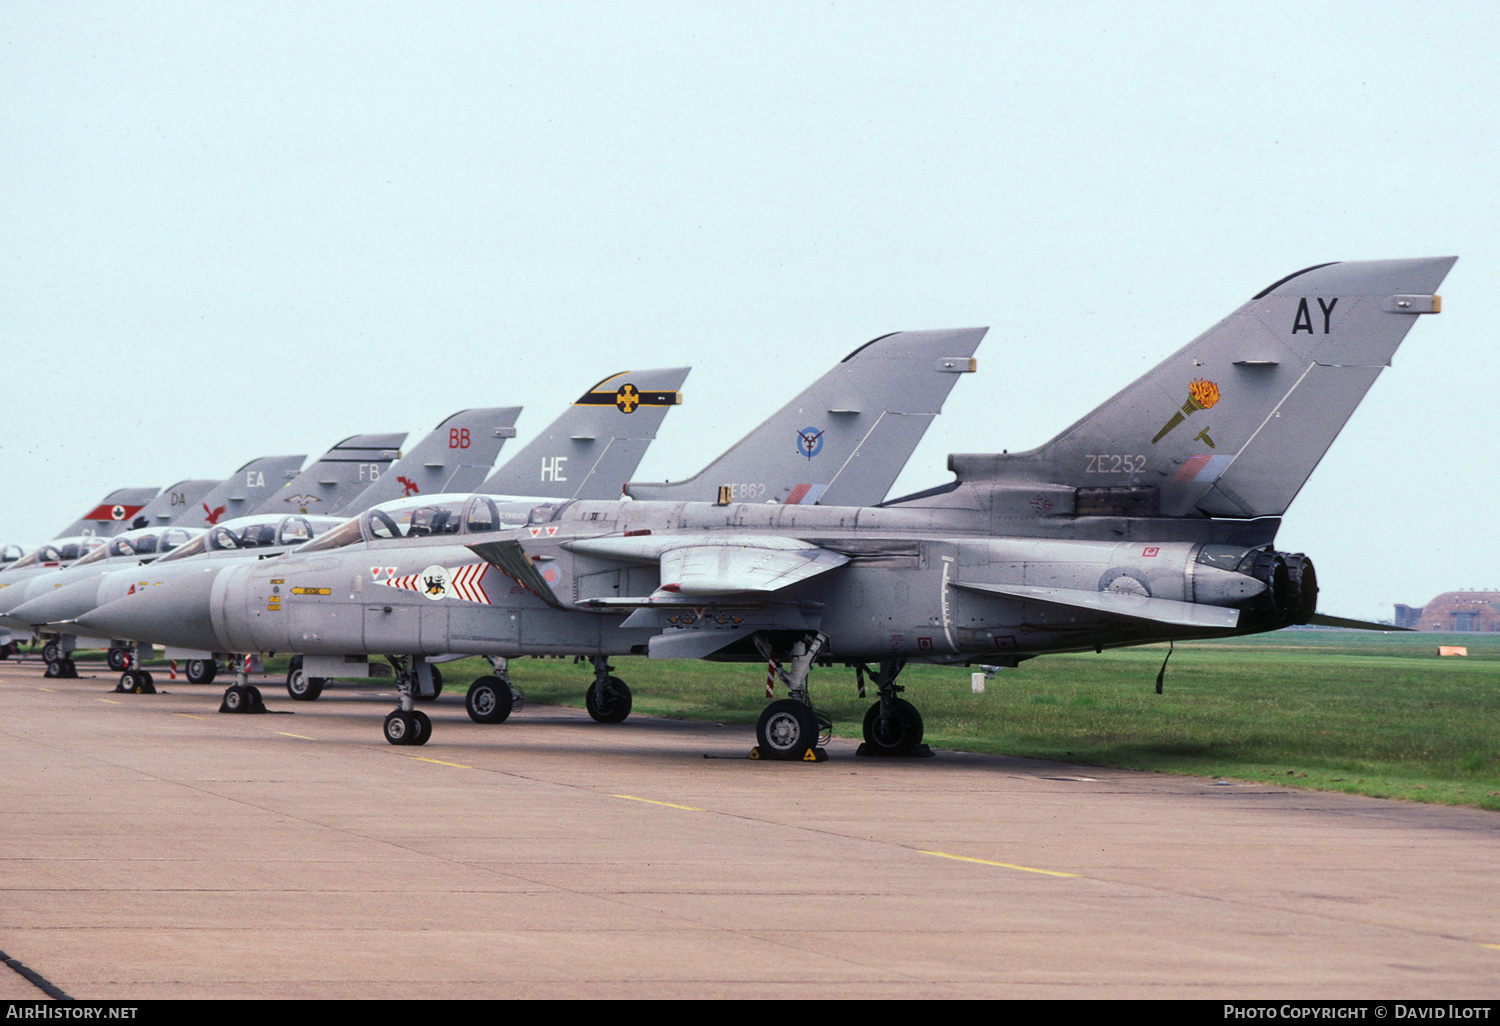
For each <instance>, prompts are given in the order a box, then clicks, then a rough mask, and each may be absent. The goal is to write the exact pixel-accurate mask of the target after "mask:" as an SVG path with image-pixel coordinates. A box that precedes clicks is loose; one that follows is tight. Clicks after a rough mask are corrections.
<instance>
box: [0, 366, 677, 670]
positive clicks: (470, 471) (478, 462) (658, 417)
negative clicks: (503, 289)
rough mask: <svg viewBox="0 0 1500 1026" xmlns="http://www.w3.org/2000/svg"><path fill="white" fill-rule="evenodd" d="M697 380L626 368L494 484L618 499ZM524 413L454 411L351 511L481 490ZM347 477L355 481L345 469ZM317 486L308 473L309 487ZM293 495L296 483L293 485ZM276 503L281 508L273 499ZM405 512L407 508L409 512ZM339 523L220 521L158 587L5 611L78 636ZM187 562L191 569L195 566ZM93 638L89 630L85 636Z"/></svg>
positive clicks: (334, 499)
mask: <svg viewBox="0 0 1500 1026" xmlns="http://www.w3.org/2000/svg"><path fill="white" fill-rule="evenodd" d="M687 373H688V368H686V367H669V368H665V369H661V370H644V371H635V372H624V373H621V374H615V375H611V376H610V377H608V378H605V379H604V380H603V381H601V382H599V383H598V384H596V385H594V386H593V387H592V388H590V389H589V390H588V391H587V392H585V393H584V394H583V395H582V396H581V397H580V398H579V399H578V401H577V402H575V403H574V404H573V405H572V406H571V407H569V408H568V409H567V410H566V411H564V413H563V414H562V415H561V416H560V417H558V418H557V420H555V421H554V422H553V423H552V424H551V425H550V426H549V427H548V428H547V429H546V430H544V431H543V432H542V433H541V434H540V435H539V436H538V437H537V438H536V439H535V440H533V441H532V442H531V443H529V444H528V445H527V446H526V447H525V448H524V449H522V450H521V452H519V453H518V454H517V455H516V456H515V457H514V458H513V459H511V460H509V461H507V462H506V464H505V466H503V467H502V468H501V469H500V470H499V471H497V472H496V473H495V475H494V476H492V477H490V478H489V479H488V480H486V481H485V482H484V484H485V485H486V486H490V485H493V484H500V485H507V484H509V485H512V486H515V487H516V492H517V495H516V498H518V499H521V498H522V497H524V499H525V501H526V502H527V507H526V508H529V503H530V502H531V501H535V500H537V499H538V498H547V497H553V496H558V495H560V494H561V495H569V496H571V495H572V494H573V493H575V492H576V493H580V494H584V495H587V496H589V497H594V498H599V497H603V496H606V495H607V496H613V495H617V494H618V493H619V488H620V483H622V482H624V481H625V480H626V479H627V478H629V476H630V475H631V474H632V473H634V472H635V469H636V466H637V465H638V464H639V462H640V459H641V457H642V456H643V455H644V454H645V451H646V446H647V445H649V444H650V442H651V440H652V439H653V438H655V437H656V431H657V428H658V427H659V426H660V424H661V422H662V419H663V418H664V417H665V416H666V414H667V411H668V410H670V409H671V408H672V407H673V406H675V405H677V404H678V403H680V402H681V393H680V391H679V390H680V389H681V387H682V382H683V380H684V379H685V378H686V377H687ZM605 400H607V401H605ZM519 413H520V407H502V408H493V409H481V410H468V411H464V412H462V413H457V414H454V415H453V416H451V417H449V418H448V419H447V420H445V421H443V422H442V423H441V424H439V425H438V427H437V429H436V430H435V431H433V432H432V434H430V435H429V436H428V437H427V438H426V439H425V440H424V441H423V442H422V443H420V444H419V445H418V446H417V447H416V448H415V449H413V450H412V451H411V452H410V453H408V454H407V455H406V456H405V457H403V458H402V459H401V460H399V461H398V462H396V463H395V464H393V465H392V466H390V467H389V468H387V469H386V471H385V472H384V473H383V474H381V473H379V471H378V468H374V467H372V466H371V465H369V464H362V465H361V466H360V470H359V474H360V476H361V477H362V478H365V479H368V478H372V477H373V478H374V483H373V484H370V485H368V486H366V487H365V488H364V489H363V490H362V491H361V492H360V493H359V494H358V495H356V496H355V497H354V498H352V499H350V500H348V501H347V502H346V503H344V505H343V508H344V509H345V510H346V511H347V512H351V513H359V512H363V511H365V510H366V509H367V508H368V506H369V504H370V502H371V501H372V500H375V499H383V498H388V497H389V496H393V495H394V496H399V495H402V493H403V492H405V493H407V495H408V496H410V497H404V498H396V499H389V501H386V502H383V503H382V505H381V506H380V507H379V508H380V509H381V510H382V511H385V510H388V509H389V510H391V514H387V516H390V515H394V516H396V517H399V518H401V519H402V523H403V525H405V524H407V523H409V520H410V509H411V508H413V507H421V506H424V505H426V504H427V503H429V502H431V501H433V496H432V495H431V494H428V493H430V492H434V491H435V492H436V493H437V494H436V497H437V498H439V499H441V498H442V497H443V492H442V490H443V489H444V488H452V487H458V488H462V489H465V490H467V489H468V488H470V487H473V486H474V485H475V484H478V483H479V481H480V479H481V478H483V477H484V475H485V473H487V472H488V471H489V469H490V466H491V464H493V463H494V461H495V457H496V455H497V454H498V452H499V450H500V446H501V445H502V444H503V442H504V440H505V439H507V438H510V437H513V436H514V435H515V429H514V427H513V426H512V425H513V424H514V423H515V420H516V417H517V415H518V414H519ZM375 437H378V436H365V439H364V442H363V444H368V442H369V441H370V440H371V439H372V438H375ZM352 441H353V440H351V441H349V442H343V443H340V444H339V446H336V447H335V449H334V450H333V451H331V452H330V454H329V455H328V456H325V457H324V459H323V460H322V461H320V463H321V464H325V465H326V466H327V467H332V468H335V469H336V466H337V462H338V460H339V459H340V458H341V454H342V453H345V452H347V451H348V450H349V449H350V448H352V447H353V446H352V444H351V443H352ZM333 476H334V475H333V474H330V473H329V472H328V471H327V469H325V470H324V471H323V472H321V473H320V474H316V475H313V478H317V479H319V480H323V481H324V483H325V484H326V483H327V479H329V478H332V477H333ZM345 477H346V478H347V477H348V475H347V473H346V474H345ZM313 478H310V477H309V476H308V475H304V476H303V478H302V484H306V483H307V481H309V480H312V479H313ZM611 482H613V483H611ZM293 487H294V488H295V487H297V486H296V484H295V483H294V486H293ZM340 494H342V493H335V492H332V491H328V490H326V489H325V494H324V496H323V497H324V499H325V500H326V502H327V504H328V505H336V504H338V503H339V502H340V501H341V500H340V499H339V495H340ZM268 505H270V506H274V505H275V503H274V502H271V503H269V504H268ZM403 510H406V511H407V512H405V513H403V512H402V511H403ZM341 523H343V521H342V520H341V519H340V520H333V521H329V520H326V519H325V518H318V517H304V516H300V515H298V516H286V515H284V514H282V513H279V512H272V513H269V514H261V515H258V516H252V517H246V518H241V519H238V520H233V521H229V522H227V523H221V524H216V525H215V526H214V527H212V528H211V529H210V530H209V531H208V533H207V534H206V535H205V536H204V537H203V538H200V539H198V540H197V541H195V542H193V543H191V544H189V545H186V546H184V547H183V548H182V549H180V550H178V551H177V552H175V553H173V555H172V557H171V558H170V559H164V560H162V561H161V563H159V564H157V565H155V566H153V568H152V570H151V573H150V575H149V579H148V580H141V579H140V578H141V576H142V575H141V573H140V572H138V571H136V570H124V571H119V572H114V573H109V574H107V575H101V576H100V577H98V578H97V579H94V580H90V581H87V582H76V583H75V582H72V581H69V582H66V583H67V587H65V588H60V589H58V590H56V591H53V592H51V593H50V594H46V595H42V594H40V593H33V594H31V595H27V596H24V597H22V598H18V600H17V601H16V602H14V603H10V604H8V605H0V612H7V611H9V612H11V613H13V614H14V615H13V619H15V620H17V621H24V622H26V623H28V624H31V625H33V626H35V627H37V628H38V629H51V630H62V629H64V628H69V629H71V630H74V631H77V630H78V628H77V626H76V625H75V624H73V622H72V621H73V620H74V619H75V618H76V617H77V616H78V615H79V614H81V613H86V612H88V611H89V610H92V609H93V608H94V607H95V606H97V605H100V604H101V603H104V602H108V601H111V600H114V599H117V598H120V597H122V596H124V595H126V594H128V593H131V592H133V591H134V590H135V589H136V588H137V586H139V587H146V586H148V585H149V584H154V583H158V582H160V581H163V580H169V579H172V578H173V577H174V576H177V575H181V574H191V573H196V572H197V571H198V570H199V569H201V568H202V567H203V566H205V565H207V566H209V567H219V566H222V565H224V563H225V561H230V562H236V561H239V560H240V559H241V558H242V557H248V559H250V560H251V561H259V560H263V559H266V558H269V557H271V556H278V555H281V554H282V553H283V552H286V551H287V550H288V549H289V548H292V547H294V546H296V545H299V544H301V543H303V542H306V541H308V540H309V539H310V538H313V537H315V536H316V535H318V534H321V533H322V532H323V531H324V530H326V529H327V528H328V527H330V526H334V525H335V524H341ZM198 556H204V557H205V558H206V559H209V560H211V561H212V562H210V563H207V564H203V563H200V562H198V561H197V560H196V557H198ZM189 560H192V561H193V562H192V563H191V564H189V562H188V561H189ZM0 602H3V600H0ZM84 633H85V634H87V633H88V632H87V630H84ZM95 633H97V632H95ZM63 637H64V638H65V639H69V640H71V638H72V637H73V635H69V634H64V635H63ZM110 651H111V653H112V660H111V666H112V667H114V668H116V669H120V668H122V667H121V666H117V665H116V663H117V662H119V661H120V660H119V659H114V658H113V653H114V652H116V651H120V652H121V659H124V658H126V656H125V653H124V652H123V649H122V647H121V646H119V645H113V646H112V647H111V649H110ZM170 657H172V658H177V659H181V660H184V661H185V662H186V664H187V678H188V680H189V681H190V682H191V683H195V684H202V683H208V682H210V681H212V680H213V679H214V676H215V675H216V673H217V664H216V661H215V658H214V651H213V650H212V649H210V650H206V651H202V650H196V649H187V650H177V651H173V652H171V653H170ZM49 669H50V666H49ZM350 669H352V667H350ZM132 673H133V674H136V675H137V678H138V679H135V680H133V681H131V682H130V689H150V688H151V687H152V682H151V680H150V677H149V675H145V674H142V672H141V671H139V670H132V671H128V672H127V676H130V674H132ZM346 675H347V674H346ZM124 684H125V682H124V681H122V685H124ZM288 689H289V690H290V691H291V693H292V695H293V697H295V698H316V697H317V694H318V692H319V691H320V690H321V683H318V684H314V685H312V686H311V687H309V686H308V685H307V684H306V683H305V678H304V677H302V676H301V675H300V674H298V675H294V676H293V677H292V678H289V680H288Z"/></svg>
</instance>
